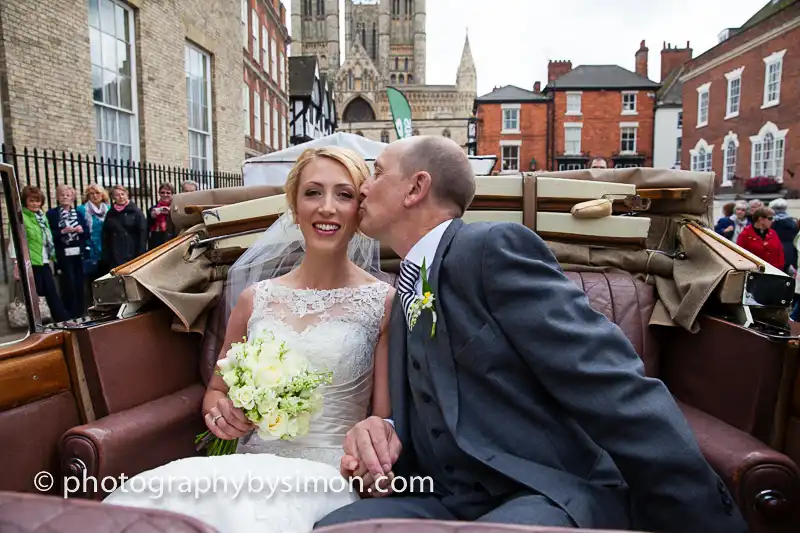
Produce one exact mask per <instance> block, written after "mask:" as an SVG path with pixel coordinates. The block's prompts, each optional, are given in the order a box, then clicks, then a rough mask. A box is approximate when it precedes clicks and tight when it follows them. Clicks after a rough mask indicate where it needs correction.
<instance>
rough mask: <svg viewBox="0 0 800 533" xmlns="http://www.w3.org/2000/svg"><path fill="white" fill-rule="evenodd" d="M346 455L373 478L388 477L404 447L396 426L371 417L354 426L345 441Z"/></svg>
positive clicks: (379, 418)
mask: <svg viewBox="0 0 800 533" xmlns="http://www.w3.org/2000/svg"><path fill="white" fill-rule="evenodd" d="M343 448H344V453H345V455H349V456H350V457H352V458H354V459H355V460H356V461H357V462H358V463H360V464H362V465H363V466H364V467H365V468H366V470H367V471H368V472H369V473H370V474H372V477H373V478H378V477H379V476H384V475H388V474H389V472H390V471H391V470H392V466H394V463H395V462H397V458H398V457H399V456H400V451H401V449H402V445H401V444H400V439H399V438H398V437H397V433H395V431H394V426H392V425H391V424H390V423H389V422H387V421H386V420H384V419H382V418H381V417H378V416H371V417H369V418H367V419H366V420H362V421H361V422H359V423H357V424H356V425H355V426H353V427H352V428H351V429H350V431H348V432H347V435H346V436H345V439H344V446H343Z"/></svg>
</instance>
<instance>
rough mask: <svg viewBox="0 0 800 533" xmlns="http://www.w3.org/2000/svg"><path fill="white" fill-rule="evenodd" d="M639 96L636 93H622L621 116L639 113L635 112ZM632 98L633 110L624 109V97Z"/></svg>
mask: <svg viewBox="0 0 800 533" xmlns="http://www.w3.org/2000/svg"><path fill="white" fill-rule="evenodd" d="M638 95H639V92H638V91H622V114H623V115H638V114H639V112H638V111H637V110H636V104H637V102H636V101H637V99H638V98H637V97H638ZM626 96H632V97H633V109H625V97H626Z"/></svg>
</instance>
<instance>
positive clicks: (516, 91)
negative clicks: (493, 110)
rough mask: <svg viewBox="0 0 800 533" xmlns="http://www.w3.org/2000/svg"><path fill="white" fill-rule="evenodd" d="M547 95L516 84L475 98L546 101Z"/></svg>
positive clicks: (509, 101)
mask: <svg viewBox="0 0 800 533" xmlns="http://www.w3.org/2000/svg"><path fill="white" fill-rule="evenodd" d="M545 101H547V96H545V95H543V94H541V93H535V92H533V91H528V90H526V89H520V88H519V87H517V86H515V85H506V86H504V87H498V88H497V89H495V90H493V91H492V92H490V93H486V94H484V95H483V96H479V97H478V98H476V99H475V102H477V103H492V102H494V103H503V102H507V103H516V102H545Z"/></svg>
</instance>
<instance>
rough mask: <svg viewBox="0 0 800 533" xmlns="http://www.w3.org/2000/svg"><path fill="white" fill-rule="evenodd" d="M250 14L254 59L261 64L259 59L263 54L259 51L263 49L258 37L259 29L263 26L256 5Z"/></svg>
mask: <svg viewBox="0 0 800 533" xmlns="http://www.w3.org/2000/svg"><path fill="white" fill-rule="evenodd" d="M250 15H251V18H252V20H251V23H250V33H251V34H252V36H253V59H254V60H255V62H256V63H259V64H260V63H261V61H260V60H259V56H260V55H261V54H259V53H258V51H259V50H261V45H260V44H259V42H260V41H259V39H258V36H259V31H258V29H259V28H260V27H261V23H260V22H259V20H258V11H256V8H255V6H253V9H252V11H251V12H250Z"/></svg>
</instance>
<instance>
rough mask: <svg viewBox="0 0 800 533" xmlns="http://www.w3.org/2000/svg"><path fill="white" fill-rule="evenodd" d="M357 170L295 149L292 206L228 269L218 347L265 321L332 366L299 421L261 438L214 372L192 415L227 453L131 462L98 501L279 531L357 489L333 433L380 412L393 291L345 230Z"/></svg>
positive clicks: (339, 154) (354, 226)
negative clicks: (232, 444) (308, 419)
mask: <svg viewBox="0 0 800 533" xmlns="http://www.w3.org/2000/svg"><path fill="white" fill-rule="evenodd" d="M368 174H369V170H368V168H367V166H366V164H365V162H364V161H363V159H361V158H360V157H359V156H358V155H357V154H355V153H354V152H351V151H349V150H347V149H343V148H338V147H326V148H319V149H309V150H306V151H305V152H303V154H302V155H301V156H300V157H299V158H298V160H297V162H296V164H295V166H294V168H293V169H292V171H291V172H290V174H289V177H288V178H287V181H286V186H285V190H286V200H287V204H288V207H289V209H290V213H292V214H291V215H287V214H284V215H283V216H281V218H279V219H278V221H277V222H276V223H275V224H273V225H272V226H271V227H270V229H268V230H267V231H266V232H265V233H264V235H262V237H261V238H260V239H259V241H258V242H257V243H256V244H255V245H253V246H252V247H251V248H250V249H249V250H248V251H247V252H246V253H245V254H244V255H242V257H241V258H240V259H239V260H238V261H237V262H236V263H235V264H234V265H233V267H232V268H231V270H230V273H229V275H228V289H227V298H228V305H229V306H230V309H229V319H228V326H227V331H226V335H225V340H224V343H223V346H222V351H221V353H220V355H219V357H220V358H224V357H225V354H226V352H227V350H228V349H229V348H230V346H231V343H233V342H239V341H241V339H242V337H244V336H247V337H248V338H249V337H251V336H254V335H257V334H258V333H259V331H262V330H264V329H269V330H270V331H272V332H273V333H274V334H275V335H276V336H277V337H279V338H280V339H281V340H286V341H287V343H288V344H290V345H291V346H292V347H293V349H295V350H297V351H300V352H302V353H303V354H304V355H305V356H306V357H307V358H308V359H309V361H310V362H311V364H312V365H314V366H315V367H318V368H319V369H321V370H330V371H332V372H333V382H332V384H330V385H327V386H324V387H323V388H322V389H321V391H322V394H323V398H324V407H323V410H322V414H321V416H320V417H319V418H317V419H316V420H315V421H314V422H312V423H311V427H310V430H309V432H308V433H307V434H306V435H304V436H302V437H299V438H297V439H295V440H288V441H286V440H270V441H264V440H261V439H260V438H259V437H258V435H257V434H256V433H254V432H253V429H254V426H253V424H252V423H250V422H249V421H248V420H247V419H246V418H245V416H244V414H243V412H242V411H241V410H240V409H237V408H235V407H234V406H233V403H232V402H231V400H230V399H228V397H227V395H226V392H227V387H226V385H225V383H224V382H223V380H222V378H221V377H220V376H218V375H215V376H214V377H213V378H212V379H211V381H210V382H209V385H208V390H207V391H206V395H205V398H204V401H203V416H204V419H205V423H206V425H207V427H208V429H209V430H210V431H211V432H212V433H213V434H214V435H216V436H217V437H220V438H222V439H237V438H238V439H239V443H238V446H237V451H236V453H235V454H233V455H226V456H217V457H191V458H187V459H181V460H177V461H174V462H172V463H169V464H167V465H164V466H161V467H159V468H156V469H154V470H150V471H147V472H143V473H141V474H139V475H138V476H135V477H133V478H131V479H129V480H128V481H127V482H126V483H125V484H124V485H122V486H121V487H120V488H118V489H117V490H116V491H114V492H113V493H112V494H110V495H109V496H108V497H107V498H106V499H105V500H104V503H108V504H114V505H124V506H131V507H146V508H151V509H163V510H169V511H173V512H178V513H182V514H185V515H189V516H193V517H195V518H197V519H199V520H201V521H203V522H206V523H207V524H209V525H211V526H213V527H216V528H217V529H218V530H219V531H220V532H221V533H238V532H247V531H264V532H269V531H274V532H281V533H289V532H307V531H311V530H312V529H313V526H314V524H315V523H316V522H317V521H319V520H320V519H321V518H323V517H324V516H325V515H327V514H329V513H330V512H332V511H334V510H336V509H337V508H339V507H342V506H344V505H347V504H349V503H352V502H353V501H355V500H356V499H358V498H359V495H358V493H357V492H356V491H357V490H358V489H359V488H360V487H358V485H357V484H352V485H351V484H350V483H349V482H347V481H345V480H344V479H343V478H342V477H341V475H340V474H339V461H340V458H341V456H342V455H343V451H342V443H343V442H344V437H345V434H346V433H347V431H348V429H350V428H351V427H352V426H353V425H354V424H355V423H356V422H359V421H360V420H363V419H364V418H366V417H367V416H368V415H369V414H373V415H377V416H381V417H384V418H388V417H389V413H390V409H389V384H388V361H387V358H388V347H387V342H388V339H387V332H388V321H389V315H390V313H389V310H390V309H391V305H392V300H393V298H394V289H393V288H392V287H391V286H390V285H389V284H387V283H386V282H384V281H382V280H380V279H378V278H377V277H376V276H380V275H381V274H380V269H379V264H380V257H379V247H378V245H377V243H376V242H375V241H372V240H371V239H368V238H367V237H365V236H363V235H362V234H360V233H358V231H357V230H358V208H359V188H360V186H361V184H362V183H363V182H364V180H365V179H366V178H367V176H368ZM292 219H293V220H292ZM298 258H299V259H298ZM370 272H372V273H370ZM373 274H374V275H373Z"/></svg>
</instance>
